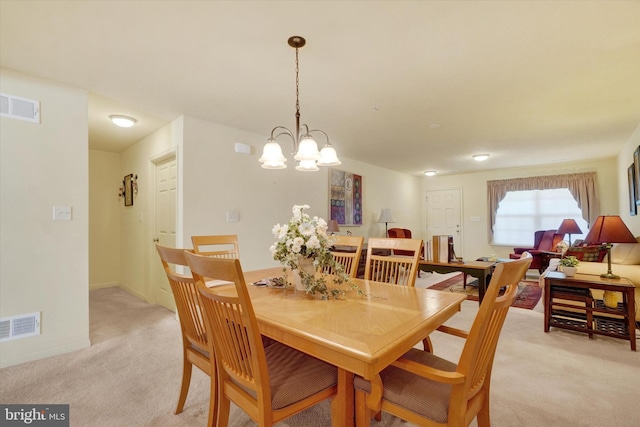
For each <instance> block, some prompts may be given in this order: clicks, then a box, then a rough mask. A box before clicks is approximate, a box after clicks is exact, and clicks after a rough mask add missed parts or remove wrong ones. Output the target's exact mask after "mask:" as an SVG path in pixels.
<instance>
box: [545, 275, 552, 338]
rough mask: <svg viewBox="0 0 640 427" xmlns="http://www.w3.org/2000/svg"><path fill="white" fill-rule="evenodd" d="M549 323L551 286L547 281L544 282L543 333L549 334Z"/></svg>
mask: <svg viewBox="0 0 640 427" xmlns="http://www.w3.org/2000/svg"><path fill="white" fill-rule="evenodd" d="M550 321H551V286H549V281H548V280H545V281H544V331H545V332H549V322H550Z"/></svg>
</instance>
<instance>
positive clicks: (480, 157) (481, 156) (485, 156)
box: [471, 154, 489, 162]
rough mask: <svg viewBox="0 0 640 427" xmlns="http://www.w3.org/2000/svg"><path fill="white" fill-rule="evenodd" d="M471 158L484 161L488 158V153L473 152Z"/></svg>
mask: <svg viewBox="0 0 640 427" xmlns="http://www.w3.org/2000/svg"><path fill="white" fill-rule="evenodd" d="M471 157H473V160H475V161H476V162H484V161H485V160H487V159H488V158H489V155H488V154H474V155H473V156H471Z"/></svg>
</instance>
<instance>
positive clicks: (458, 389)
mask: <svg viewBox="0 0 640 427" xmlns="http://www.w3.org/2000/svg"><path fill="white" fill-rule="evenodd" d="M530 264H531V258H523V259H522V260H519V261H511V262H503V263H500V264H498V265H497V266H496V268H495V271H494V273H493V276H492V277H491V282H490V283H489V286H488V288H487V292H486V293H485V295H484V299H483V300H482V304H481V305H480V308H479V310H478V314H477V315H476V318H475V320H474V322H473V324H472V325H471V329H470V331H469V332H468V333H467V332H465V331H462V330H460V329H456V328H452V327H447V326H441V327H440V328H438V330H440V331H442V332H445V333H449V334H452V335H455V336H458V337H462V338H466V341H465V344H464V347H463V349H462V353H461V354H460V358H459V360H458V363H457V364H455V363H452V362H450V361H448V360H446V359H442V358H440V357H438V356H436V355H434V354H433V353H432V352H429V351H422V350H418V349H416V348H413V349H411V350H409V351H408V352H407V353H405V354H404V355H403V356H402V357H400V358H399V359H398V360H396V361H395V362H393V363H392V364H391V365H390V366H389V367H387V368H386V369H384V370H383V371H382V372H381V373H380V379H381V387H380V386H373V387H372V383H370V382H369V381H366V380H365V379H363V378H361V377H356V378H355V379H354V387H355V391H356V426H357V427H362V426H369V423H370V421H369V420H370V418H371V415H372V414H374V413H377V412H378V411H379V410H380V409H381V410H382V411H385V412H388V413H391V414H393V415H395V416H397V417H400V418H402V419H403V420H406V421H409V422H411V423H414V424H417V425H421V426H445V425H446V426H468V425H469V424H470V423H471V421H473V419H474V418H476V417H477V418H478V420H477V422H478V426H480V427H484V426H489V425H490V416H489V392H490V382H491V371H492V367H493V360H494V356H495V352H496V347H497V344H498V338H499V336H500V331H501V330H502V325H503V324H504V320H505V318H506V316H507V311H508V310H509V307H510V306H511V304H512V303H513V301H514V300H515V298H516V295H517V291H518V283H519V282H520V279H521V278H522V275H523V274H524V273H526V271H527V269H528V268H529V265H530ZM503 287H505V290H504V293H502V294H500V290H501V288H503ZM372 389H373V391H374V392H373V393H371V391H372ZM371 396H381V398H380V399H375V398H374V399H375V401H371ZM368 399H369V401H368ZM371 408H373V409H374V410H373V411H372V410H371Z"/></svg>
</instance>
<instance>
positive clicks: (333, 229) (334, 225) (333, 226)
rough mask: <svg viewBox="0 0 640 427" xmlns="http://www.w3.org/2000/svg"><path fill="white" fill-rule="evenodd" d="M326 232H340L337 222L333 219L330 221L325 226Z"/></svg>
mask: <svg viewBox="0 0 640 427" xmlns="http://www.w3.org/2000/svg"><path fill="white" fill-rule="evenodd" d="M327 231H328V232H330V233H338V232H340V226H339V225H338V221H336V220H335V219H332V220H330V221H329V224H327Z"/></svg>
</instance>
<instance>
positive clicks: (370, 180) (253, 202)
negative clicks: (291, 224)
mask: <svg viewBox="0 0 640 427" xmlns="http://www.w3.org/2000/svg"><path fill="white" fill-rule="evenodd" d="M184 129H185V131H184V153H183V162H184V164H183V174H184V194H183V197H184V200H183V203H184V205H183V207H184V230H183V231H184V233H183V236H184V237H183V241H182V244H183V245H184V246H185V247H190V246H191V241H190V236H192V235H194V234H223V233H230V234H237V235H238V238H239V242H240V252H241V256H242V263H243V268H245V269H256V268H262V267H267V266H273V265H277V264H276V263H275V262H274V261H273V260H271V257H270V254H269V246H271V244H272V243H273V236H272V234H271V229H272V227H273V226H274V225H275V224H276V223H284V222H286V221H288V220H289V219H290V218H291V215H292V213H291V208H292V206H293V205H294V204H308V205H310V206H311V209H310V213H311V214H312V215H317V216H320V217H323V218H325V219H326V218H328V212H329V192H328V191H329V183H328V179H329V178H328V169H326V168H321V169H320V171H318V172H298V171H296V170H295V169H294V165H293V164H292V163H293V159H290V160H289V161H288V163H289V166H288V167H287V169H283V170H266V169H262V168H261V167H260V163H259V162H258V158H259V156H260V155H261V152H262V146H263V145H264V144H265V142H266V139H267V136H266V135H257V134H252V133H249V132H244V131H241V130H238V129H234V128H230V127H226V126H221V125H217V124H214V123H210V122H206V121H203V120H198V119H195V118H189V117H187V118H185V123H184ZM236 142H241V143H245V144H249V145H251V146H252V147H253V151H252V154H251V155H246V154H238V153H235V152H234V144H235V143H236ZM287 144H288V143H287V142H283V143H282V146H283V151H285V152H287V151H290V150H291V145H290V144H289V145H287ZM336 148H337V149H338V150H339V147H336ZM342 161H343V164H342V165H341V166H338V167H337V168H338V169H341V170H346V171H349V172H353V173H356V174H359V175H362V177H363V178H362V179H363V188H364V192H363V207H364V212H363V218H364V219H363V225H362V226H360V227H349V228H348V229H349V230H351V232H352V233H353V234H355V235H362V236H365V237H368V236H381V235H383V234H384V224H378V223H377V222H375V221H377V219H378V215H379V212H380V209H381V208H383V207H389V208H392V209H393V212H394V215H395V217H396V220H397V221H398V223H397V224H396V225H398V226H406V227H407V228H416V229H417V228H418V227H419V223H420V203H419V200H418V199H417V198H416V197H415V195H416V194H419V191H420V179H419V178H418V177H412V176H409V175H406V174H401V173H398V172H393V171H390V170H388V169H383V168H379V167H375V166H371V165H367V164H364V163H361V162H357V161H353V160H349V159H344V158H343V159H342ZM230 210H236V211H238V213H239V215H240V221H239V222H226V212H227V211H230ZM381 226H382V228H381ZM346 230H347V228H344V229H341V231H340V233H341V234H345V233H346Z"/></svg>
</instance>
